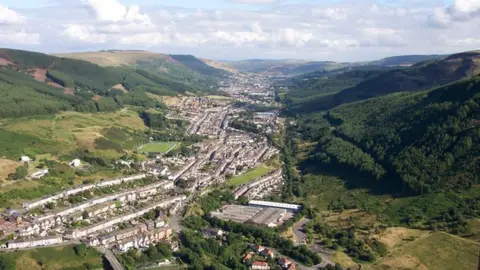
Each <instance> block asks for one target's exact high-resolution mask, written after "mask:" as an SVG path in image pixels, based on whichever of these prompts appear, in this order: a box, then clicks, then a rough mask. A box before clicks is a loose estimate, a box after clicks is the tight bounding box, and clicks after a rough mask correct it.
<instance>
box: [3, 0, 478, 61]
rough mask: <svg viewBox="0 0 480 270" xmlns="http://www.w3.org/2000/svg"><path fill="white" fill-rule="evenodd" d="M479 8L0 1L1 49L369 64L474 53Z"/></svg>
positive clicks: (363, 0) (341, 0) (311, 1)
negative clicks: (146, 52)
mask: <svg viewBox="0 0 480 270" xmlns="http://www.w3.org/2000/svg"><path fill="white" fill-rule="evenodd" d="M479 25H480V0H0V47H7V48H17V49H25V50H33V51H40V52H45V53H65V52H80V51H97V50H108V49H122V50H132V49H135V50H149V51H154V52H161V53H172V54H193V55H195V56H197V57H203V58H210V59H214V60H242V59H304V60H330V61H345V62H346V61H366V60H375V59H380V58H383V57H387V56H394V55H407V54H451V53H456V52H462V51H468V50H475V49H480V31H479V30H478V29H477V28H479Z"/></svg>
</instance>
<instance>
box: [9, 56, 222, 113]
mask: <svg viewBox="0 0 480 270" xmlns="http://www.w3.org/2000/svg"><path fill="white" fill-rule="evenodd" d="M104 53H109V52H102V54H104ZM139 54H142V55H143V52H139ZM89 56H91V55H89ZM124 56H125V55H124ZM129 57H131V56H128V57H124V58H123V61H127V62H128V61H132V60H129V59H131V58H129ZM96 59H97V61H99V60H98V59H103V58H96ZM102 61H103V60H102ZM109 61H113V60H112V59H110V60H109ZM115 61H116V63H119V62H118V58H116V60H115ZM135 61H136V60H135ZM176 66H179V67H182V68H183V66H182V65H176ZM152 69H153V68H151V69H149V68H147V67H145V68H139V67H135V68H134V67H130V66H123V65H120V66H116V67H102V66H99V65H96V64H93V63H90V62H87V61H82V60H75V59H70V58H64V57H56V56H51V55H46V54H42V53H36V52H29V51H21V50H11V49H0V84H1V85H0V95H1V96H2V97H3V99H2V101H1V102H2V106H1V109H0V117H18V116H27V115H38V114H47V113H54V112H57V111H62V110H77V111H88V112H96V111H114V110H117V109H118V108H120V107H122V106H123V105H126V104H129V105H136V106H144V107H153V106H156V104H157V103H156V101H154V100H152V99H151V98H150V97H148V96H147V95H146V94H147V93H151V94H155V95H177V94H181V93H185V92H191V93H202V92H210V91H211V87H212V86H214V83H215V81H214V80H213V79H211V78H205V77H204V76H203V75H200V74H198V73H194V72H192V71H191V73H194V74H195V76H198V77H199V79H198V81H200V80H202V82H203V83H204V86H202V85H200V84H193V80H194V79H193V78H192V82H187V83H184V82H182V81H181V78H184V77H185V76H184V75H182V74H179V75H178V76H177V77H175V76H173V75H170V74H169V75H168V76H166V75H162V74H160V73H157V72H153V71H152ZM184 69H186V68H184ZM192 76H193V75H192ZM208 83H210V84H208ZM207 85H210V86H211V87H207Z"/></svg>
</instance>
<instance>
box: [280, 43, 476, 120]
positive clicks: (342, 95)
mask: <svg viewBox="0 0 480 270" xmlns="http://www.w3.org/2000/svg"><path fill="white" fill-rule="evenodd" d="M478 73H480V52H476V51H473V52H466V53H461V54H456V55H452V56H449V57H447V58H445V59H442V60H435V61H427V62H422V63H419V64H416V65H414V66H412V67H409V68H404V69H396V70H391V71H387V72H384V73H382V74H379V75H378V76H374V77H371V78H369V79H367V80H365V81H362V82H360V83H358V84H357V85H355V86H353V87H351V88H347V89H345V90H342V91H341V92H338V93H336V94H334V95H328V96H320V97H318V98H312V99H310V100H308V101H305V102H303V103H301V104H295V106H292V107H290V108H288V112H289V113H292V114H295V113H307V112H315V111H323V110H328V109H331V108H334V107H336V106H339V105H341V104H345V103H350V102H355V101H360V100H365V99H368V98H372V97H378V96H383V95H387V94H390V93H396V92H405V91H420V90H427V89H430V88H432V87H436V86H440V85H444V84H447V83H450V82H453V81H456V80H459V79H462V78H465V77H468V76H472V75H476V74H478Z"/></svg>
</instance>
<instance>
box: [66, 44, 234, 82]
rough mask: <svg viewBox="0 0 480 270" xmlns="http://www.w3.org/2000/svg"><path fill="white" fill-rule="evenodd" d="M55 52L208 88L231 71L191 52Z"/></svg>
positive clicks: (101, 64)
mask: <svg viewBox="0 0 480 270" xmlns="http://www.w3.org/2000/svg"><path fill="white" fill-rule="evenodd" d="M57 56H61V57H67V58H72V59H78V60H85V61H88V62H91V63H94V64H97V65H100V66H104V67H122V66H123V67H125V66H132V67H136V68H141V69H144V70H148V71H150V72H151V73H154V74H156V75H157V76H161V77H163V78H166V79H170V80H175V81H178V82H182V83H188V84H195V85H200V86H201V87H204V88H208V87H210V86H212V85H214V84H215V83H216V80H217V79H218V78H223V77H225V76H228V74H230V73H231V72H230V71H228V70H227V69H226V68H224V67H223V66H222V65H221V64H218V65H217V66H218V68H217V67H215V66H214V65H215V62H213V61H211V60H209V61H208V63H207V61H204V60H201V59H198V58H196V57H194V56H191V55H168V54H161V53H153V52H147V51H119V50H109V51H98V52H80V53H68V54H58V55H57Z"/></svg>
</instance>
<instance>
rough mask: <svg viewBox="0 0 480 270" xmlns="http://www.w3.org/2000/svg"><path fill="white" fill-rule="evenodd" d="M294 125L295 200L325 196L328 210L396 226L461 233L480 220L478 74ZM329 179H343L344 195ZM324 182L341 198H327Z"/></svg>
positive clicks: (347, 107) (310, 117) (291, 136)
mask: <svg viewBox="0 0 480 270" xmlns="http://www.w3.org/2000/svg"><path fill="white" fill-rule="evenodd" d="M295 119H296V120H295V122H292V125H291V126H290V127H289V128H288V130H287V134H286V137H287V142H288V143H286V145H287V146H288V147H287V151H288V152H287V153H290V154H289V156H293V157H296V161H297V165H298V168H299V169H300V171H301V173H302V174H301V176H293V178H292V179H293V181H297V182H296V183H293V184H292V186H291V189H292V194H294V195H296V196H308V197H307V198H315V200H314V201H319V200H320V198H321V197H319V196H327V199H325V200H327V202H325V203H326V204H327V205H328V207H329V209H333V210H335V209H336V210H338V209H345V208H346V209H349V208H361V209H364V210H368V211H370V212H373V213H375V214H376V215H378V217H381V218H382V219H383V220H384V221H386V222H388V223H391V224H395V225H408V226H412V227H414V228H421V229H440V228H441V229H444V230H447V231H452V232H455V233H461V234H465V233H467V232H469V231H470V228H469V226H468V222H467V220H468V219H470V218H477V217H479V216H480V212H479V211H478V209H480V205H479V202H480V190H479V188H478V184H479V183H480V178H479V171H478V167H479V160H480V140H479V138H480V126H479V124H480V75H479V76H475V77H471V78H468V79H464V80H461V81H458V82H455V83H452V84H449V85H446V86H442V87H440V88H437V89H434V90H429V91H422V92H417V93H395V94H390V95H386V96H383V97H378V98H374V99H369V100H366V101H362V102H356V103H352V104H346V105H343V106H339V107H336V108H334V109H332V110H330V111H328V112H322V113H315V114H305V115H301V116H298V117H296V118H295ZM332 177H333V178H332ZM330 179H338V180H343V183H344V184H345V187H347V188H348V191H342V192H345V195H342V194H341V193H338V192H339V191H338V190H339V189H340V190H342V188H341V186H340V187H339V186H338V184H334V185H333V183H336V182H332V181H333V180H330ZM338 180H335V181H338ZM315 181H320V182H315ZM315 183H317V184H315ZM318 183H322V186H323V189H327V190H328V192H332V190H329V189H328V188H330V189H332V188H333V190H336V191H335V192H336V196H332V195H321V194H326V193H324V192H325V191H321V190H318V188H315V186H316V185H318ZM332 185H333V186H332ZM363 189H366V190H368V192H367V193H362V192H356V191H355V190H363ZM315 190H317V191H315ZM367 194H368V195H367ZM374 194H376V195H374ZM375 196H381V197H382V198H383V199H382V200H378V198H377V197H375ZM385 196H394V197H397V198H398V197H400V198H401V199H398V200H395V201H389V200H386V199H385ZM328 198H330V199H328ZM309 200H310V199H309ZM320 201H323V199H322V200H320Z"/></svg>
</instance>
